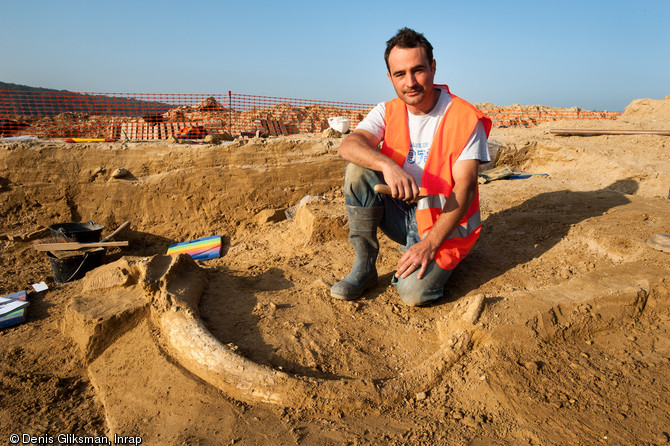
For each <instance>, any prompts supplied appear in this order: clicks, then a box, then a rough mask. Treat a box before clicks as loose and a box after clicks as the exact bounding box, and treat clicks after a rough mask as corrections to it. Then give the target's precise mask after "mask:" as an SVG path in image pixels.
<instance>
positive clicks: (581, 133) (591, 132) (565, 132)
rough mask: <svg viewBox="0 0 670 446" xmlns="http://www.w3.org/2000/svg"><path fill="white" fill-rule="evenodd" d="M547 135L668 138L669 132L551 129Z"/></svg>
mask: <svg viewBox="0 0 670 446" xmlns="http://www.w3.org/2000/svg"><path fill="white" fill-rule="evenodd" d="M549 133H551V134H553V135H558V136H596V135H662V136H670V130H604V129H602V130H598V129H551V130H549Z"/></svg>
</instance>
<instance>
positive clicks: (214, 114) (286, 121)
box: [0, 90, 621, 140]
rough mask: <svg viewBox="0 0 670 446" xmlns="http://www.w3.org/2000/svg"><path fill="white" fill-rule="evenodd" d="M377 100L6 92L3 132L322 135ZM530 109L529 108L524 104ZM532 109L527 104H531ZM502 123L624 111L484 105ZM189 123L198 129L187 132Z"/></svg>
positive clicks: (134, 136)
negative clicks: (334, 120)
mask: <svg viewBox="0 0 670 446" xmlns="http://www.w3.org/2000/svg"><path fill="white" fill-rule="evenodd" d="M372 107H373V104H360V103H352V102H334V101H319V100H308V99H290V98H280V97H272V96H255V95H246V94H234V93H232V92H230V91H229V92H228V93H227V94H150V93H132V94H128V93H73V92H67V91H54V90H36V91H19V90H6V91H0V136H3V137H7V136H17V135H33V136H37V137H38V138H68V137H81V138H111V139H130V140H146V139H166V138H169V137H170V136H184V135H186V136H188V135H191V136H190V137H193V135H195V137H196V138H200V137H203V136H204V135H206V134H215V133H222V132H227V133H229V134H230V135H231V136H237V135H248V136H252V135H255V134H256V133H257V132H261V133H263V134H267V135H271V136H276V135H290V134H296V133H317V132H322V131H323V130H325V129H327V128H328V127H329V124H328V118H329V117H333V116H344V117H347V118H349V120H350V122H351V126H350V128H351V129H354V128H355V127H356V125H357V124H358V123H359V122H360V120H361V119H363V117H364V116H365V115H366V114H367V112H368V111H369V110H370V109H371V108H372ZM522 108H523V107H522ZM526 108H528V107H526ZM482 109H483V111H484V112H485V113H487V114H488V115H489V117H491V119H492V120H493V125H494V126H496V127H532V126H535V125H537V124H539V123H542V122H546V121H553V120H558V119H616V118H617V117H619V116H620V115H621V112H611V111H586V110H581V109H552V108H549V107H535V108H534V109H514V110H512V109H509V108H504V107H495V106H493V107H491V106H490V105H488V106H486V107H483V108H482ZM184 129H196V130H197V131H196V132H195V133H185V132H184Z"/></svg>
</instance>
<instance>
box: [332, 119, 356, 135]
mask: <svg viewBox="0 0 670 446" xmlns="http://www.w3.org/2000/svg"><path fill="white" fill-rule="evenodd" d="M350 124H351V121H349V118H347V117H346V116H333V117H332V118H328V125H329V126H330V128H331V129H333V130H337V131H338V132H340V133H346V132H347V130H349V125H350Z"/></svg>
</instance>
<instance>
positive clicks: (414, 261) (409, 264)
mask: <svg viewBox="0 0 670 446" xmlns="http://www.w3.org/2000/svg"><path fill="white" fill-rule="evenodd" d="M437 248H439V245H438V246H433V244H432V243H431V242H430V241H429V240H421V241H420V242H417V243H415V244H413V245H412V246H410V247H409V249H408V250H407V251H405V254H403V255H402V257H400V260H398V266H397V269H396V272H395V276H396V277H399V278H401V279H404V278H406V277H407V276H409V275H410V274H412V273H413V272H414V271H417V270H418V271H419V274H418V275H417V276H416V277H417V279H421V278H422V277H423V274H424V273H425V272H426V268H427V267H428V264H429V263H430V262H432V261H433V260H435V254H436V253H437Z"/></svg>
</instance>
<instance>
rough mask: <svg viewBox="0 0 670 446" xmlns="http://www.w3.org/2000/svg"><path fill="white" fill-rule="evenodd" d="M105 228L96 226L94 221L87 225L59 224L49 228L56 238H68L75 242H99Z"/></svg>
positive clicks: (88, 222)
mask: <svg viewBox="0 0 670 446" xmlns="http://www.w3.org/2000/svg"><path fill="white" fill-rule="evenodd" d="M103 229H104V226H102V225H98V224H95V223H94V222H93V220H89V221H87V222H86V223H57V224H54V225H51V226H49V231H51V236H52V237H54V238H67V239H68V240H72V241H73V242H80V243H88V242H99V241H100V239H101V238H102V230H103Z"/></svg>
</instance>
